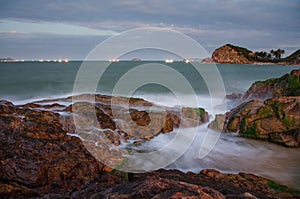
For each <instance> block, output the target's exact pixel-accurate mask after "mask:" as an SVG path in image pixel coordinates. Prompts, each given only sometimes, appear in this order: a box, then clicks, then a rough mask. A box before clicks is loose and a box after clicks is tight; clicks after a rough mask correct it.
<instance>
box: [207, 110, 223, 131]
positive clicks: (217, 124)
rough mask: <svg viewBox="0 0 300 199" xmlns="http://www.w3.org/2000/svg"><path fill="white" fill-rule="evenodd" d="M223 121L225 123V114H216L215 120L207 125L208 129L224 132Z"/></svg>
mask: <svg viewBox="0 0 300 199" xmlns="http://www.w3.org/2000/svg"><path fill="white" fill-rule="evenodd" d="M225 121H226V115H225V114H217V115H216V117H215V119H214V120H213V121H212V122H211V123H210V124H209V125H208V128H210V129H214V130H217V131H224V128H225V127H224V126H225Z"/></svg>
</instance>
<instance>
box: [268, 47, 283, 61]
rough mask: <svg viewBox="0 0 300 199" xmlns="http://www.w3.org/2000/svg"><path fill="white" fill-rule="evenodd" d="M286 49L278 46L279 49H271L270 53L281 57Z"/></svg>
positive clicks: (278, 57) (277, 57)
mask: <svg viewBox="0 0 300 199" xmlns="http://www.w3.org/2000/svg"><path fill="white" fill-rule="evenodd" d="M284 53H285V51H284V50H281V49H280V48H278V49H277V50H273V49H272V50H271V51H270V54H271V55H273V56H274V57H275V58H276V59H280V58H281V55H282V54H284Z"/></svg>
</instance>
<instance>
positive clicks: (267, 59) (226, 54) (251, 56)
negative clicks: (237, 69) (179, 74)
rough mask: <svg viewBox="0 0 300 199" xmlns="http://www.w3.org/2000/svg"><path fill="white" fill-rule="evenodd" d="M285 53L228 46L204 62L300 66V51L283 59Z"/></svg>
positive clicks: (218, 50)
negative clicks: (254, 50)
mask: <svg viewBox="0 0 300 199" xmlns="http://www.w3.org/2000/svg"><path fill="white" fill-rule="evenodd" d="M284 53H285V51H284V50H282V49H277V50H271V51H270V52H264V51H260V52H253V51H251V50H249V49H247V48H244V47H239V46H234V45H232V44H226V45H224V46H221V47H219V48H217V49H216V50H214V52H213V53H212V57H211V58H210V57H208V58H205V59H203V60H202V62H205V63H209V62H214V63H227V64H281V65H300V49H299V50H297V51H295V52H294V53H292V54H291V55H290V56H288V57H285V58H281V55H282V54H284Z"/></svg>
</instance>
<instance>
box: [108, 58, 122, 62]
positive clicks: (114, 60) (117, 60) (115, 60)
mask: <svg viewBox="0 0 300 199" xmlns="http://www.w3.org/2000/svg"><path fill="white" fill-rule="evenodd" d="M108 61H109V62H119V61H120V60H119V59H112V60H111V59H110V60H108Z"/></svg>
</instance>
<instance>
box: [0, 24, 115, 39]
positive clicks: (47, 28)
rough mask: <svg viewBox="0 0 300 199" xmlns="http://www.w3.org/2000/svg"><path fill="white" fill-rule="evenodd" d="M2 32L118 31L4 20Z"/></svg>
mask: <svg viewBox="0 0 300 199" xmlns="http://www.w3.org/2000/svg"><path fill="white" fill-rule="evenodd" d="M0 32H7V33H14V34H16V33H20V34H42V33H46V34H58V35H87V36H89V35H98V36H111V35H115V34H116V32H115V31H112V30H100V29H91V28H87V27H82V26H78V25H72V24H64V23H54V22H47V23H41V22H36V23H32V22H22V21H11V20H4V21H2V22H1V26H0Z"/></svg>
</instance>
